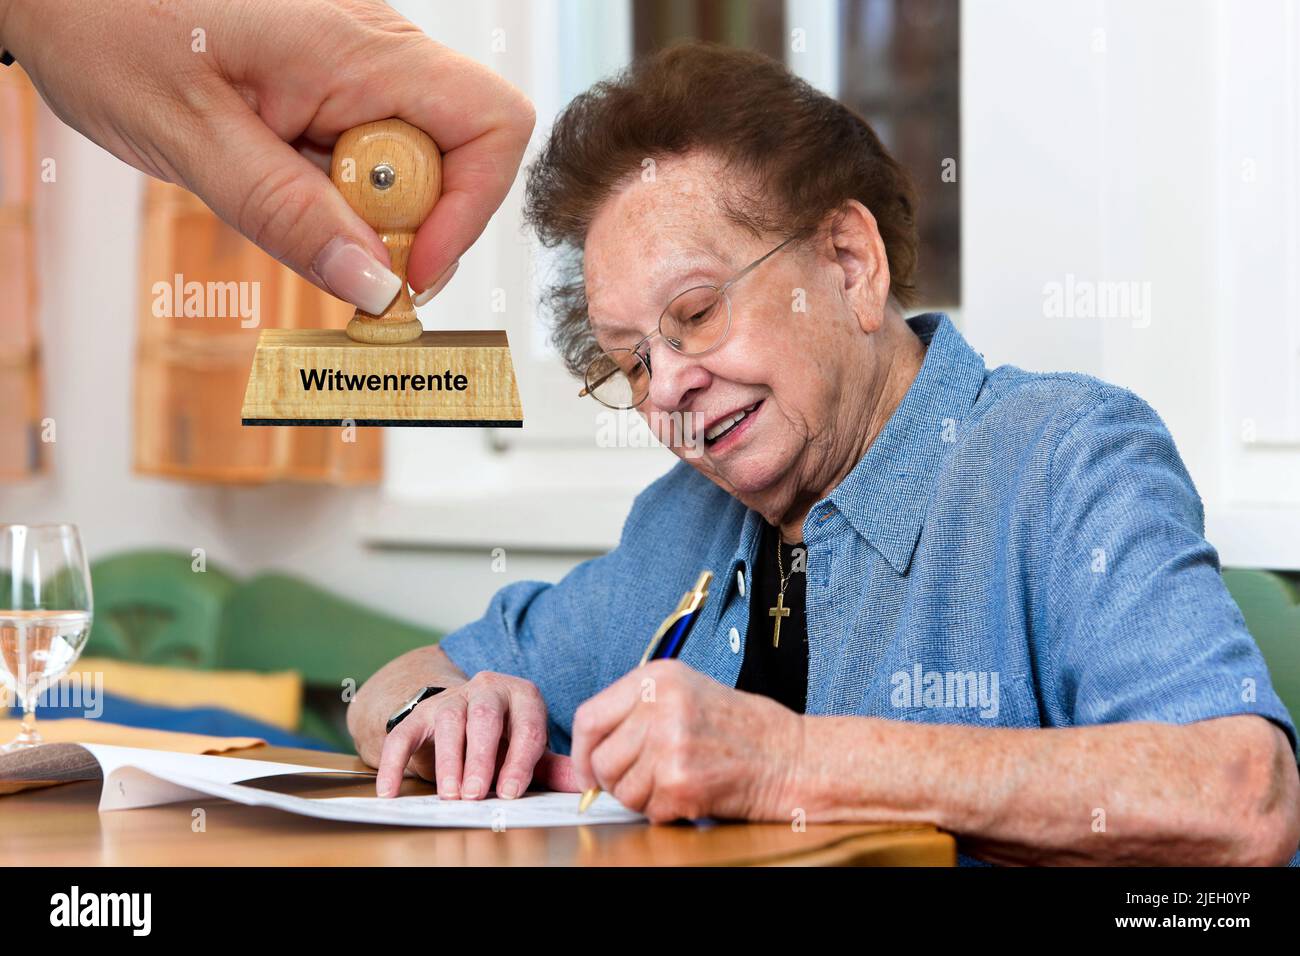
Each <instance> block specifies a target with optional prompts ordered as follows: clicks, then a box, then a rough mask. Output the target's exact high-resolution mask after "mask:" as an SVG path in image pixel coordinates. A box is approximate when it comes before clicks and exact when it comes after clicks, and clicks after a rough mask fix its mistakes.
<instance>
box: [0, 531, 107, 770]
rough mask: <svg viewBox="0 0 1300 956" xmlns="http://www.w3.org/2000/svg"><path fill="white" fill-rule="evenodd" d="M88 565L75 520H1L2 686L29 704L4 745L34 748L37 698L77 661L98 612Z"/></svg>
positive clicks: (0, 660)
mask: <svg viewBox="0 0 1300 956" xmlns="http://www.w3.org/2000/svg"><path fill="white" fill-rule="evenodd" d="M92 612H93V608H92V604H91V593H90V570H89V568H87V566H86V555H85V551H84V550H83V549H82V547H81V535H80V534H78V532H77V529H76V527H75V526H74V525H70V524H33V525H25V524H0V686H3V688H4V690H5V691H6V693H5V695H4V696H5V697H8V695H9V694H10V693H12V694H13V695H14V696H16V697H17V698H18V700H19V702H20V703H21V704H22V708H23V721H22V729H21V730H20V731H19V733H18V736H17V737H15V738H14V739H13V740H12V741H11V742H10V743H8V744H7V745H5V746H4V747H0V751H11V750H21V749H23V748H26V747H35V746H36V745H37V744H39V743H40V742H41V735H40V734H39V733H37V732H36V698H37V697H39V696H40V694H41V691H43V690H44V689H45V688H46V687H48V686H49V685H50V684H51V683H53V682H54V681H56V680H58V679H59V678H60V677H62V676H63V674H64V673H65V672H66V671H67V670H68V668H69V667H71V666H72V664H73V662H74V661H75V660H76V659H77V656H78V655H79V654H80V653H81V649H82V647H84V646H85V643H86V637H87V635H89V633H90V622H91V617H92Z"/></svg>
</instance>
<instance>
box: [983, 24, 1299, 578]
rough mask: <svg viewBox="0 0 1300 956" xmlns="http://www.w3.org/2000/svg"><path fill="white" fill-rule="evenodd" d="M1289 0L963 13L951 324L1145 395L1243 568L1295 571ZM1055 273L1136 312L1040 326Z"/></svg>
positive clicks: (998, 358) (1212, 527)
mask: <svg viewBox="0 0 1300 956" xmlns="http://www.w3.org/2000/svg"><path fill="white" fill-rule="evenodd" d="M1297 6H1298V5H1297V4H1296V3H1295V2H1294V0H1261V2H1258V3H1250V4H1240V3H1237V4H1234V3H1220V2H1215V0H1190V2H1189V0H1137V2H1129V3H1120V2H1105V0H1074V2H1041V0H978V2H970V3H966V4H964V5H963V7H962V161H961V175H962V176H963V181H962V200H963V209H962V250H963V257H964V258H963V269H962V275H963V290H962V296H963V299H962V305H963V317H964V331H965V333H966V335H967V337H968V338H969V339H970V341H971V342H972V343H973V345H974V346H975V348H976V349H977V350H979V351H981V352H983V353H984V355H985V358H986V361H987V362H988V363H989V365H990V366H996V365H999V364H1001V363H1004V362H1009V363H1011V364H1015V365H1019V366H1021V367H1024V368H1029V369H1034V370H1052V369H1068V370H1075V371H1082V372H1088V373H1090V374H1093V375H1097V376H1098V377H1100V378H1103V379H1106V380H1108V381H1112V382H1115V383H1117V384H1120V385H1124V386H1126V387H1129V388H1132V389H1133V390H1134V391H1136V392H1137V393H1138V394H1140V395H1141V396H1142V397H1144V398H1145V399H1146V400H1147V401H1149V402H1150V403H1151V404H1152V405H1153V406H1154V407H1155V408H1156V410H1157V411H1158V412H1159V413H1160V414H1161V416H1162V417H1163V418H1164V419H1165V421H1166V423H1167V424H1168V426H1169V428H1170V431H1171V432H1172V434H1173V436H1174V438H1175V440H1176V442H1177V444H1178V447H1179V449H1180V451H1181V452H1182V455H1183V458H1184V460H1185V461H1186V462H1187V465H1188V469H1189V470H1190V472H1191V473H1192V476H1193V479H1194V480H1195V481H1196V484H1197V487H1198V488H1199V490H1200V492H1201V495H1202V497H1203V498H1204V500H1205V504H1206V515H1207V536H1208V537H1209V538H1210V540H1211V542H1212V543H1214V544H1215V545H1216V546H1217V547H1218V548H1219V551H1220V556H1221V558H1222V560H1223V562H1224V563H1225V564H1235V565H1240V566H1261V567H1288V568H1300V429H1295V426H1294V418H1295V413H1294V409H1295V407H1296V401H1297V398H1298V397H1300V352H1297V345H1298V344H1300V297H1298V296H1297V293H1296V282H1297V275H1298V274H1300V273H1298V271H1297V270H1298V269H1300V266H1298V265H1297V261H1296V259H1297V256H1296V255H1295V251H1294V247H1295V237H1296V234H1297V231H1298V229H1300V205H1298V204H1297V202H1296V195H1297V190H1298V189H1300V163H1298V162H1297V158H1298V157H1297V152H1296V146H1297V142H1298V140H1297V133H1296V131H1297V120H1298V119H1300V113H1298V112H1297V98H1296V91H1295V85H1296V84H1295V72H1296V66H1295V61H1296V57H1297V55H1298V54H1300V32H1298V30H1297V26H1296V22H1297V18H1296V7H1297ZM1288 83H1289V84H1290V85H1289V86H1288ZM1247 163H1248V164H1249V165H1248V166H1245V167H1244V164H1247ZM1243 168H1249V169H1251V170H1253V171H1254V173H1253V174H1252V175H1253V178H1251V179H1250V180H1249V182H1245V179H1244V177H1243V173H1242V170H1243ZM1243 209H1244V210H1246V212H1243V211H1242V210H1243ZM1262 230H1263V231H1262ZM1288 250H1290V251H1288ZM1070 277H1073V278H1074V281H1075V282H1076V283H1077V282H1079V281H1086V282H1094V283H1095V282H1126V283H1127V282H1135V283H1138V284H1139V287H1140V288H1141V289H1143V290H1146V291H1148V292H1149V294H1150V308H1149V311H1147V312H1146V313H1145V314H1142V313H1141V312H1140V311H1139V310H1136V309H1131V310H1128V311H1124V310H1119V311H1116V312H1114V313H1113V314H1110V315H1103V316H1100V317H1097V318H1067V317H1058V316H1054V315H1052V314H1050V313H1049V312H1048V310H1047V309H1046V297H1045V289H1046V287H1047V285H1048V284H1049V283H1053V282H1055V283H1060V284H1061V285H1062V286H1064V285H1065V284H1066V283H1067V282H1068V281H1069V280H1070ZM1288 409H1290V410H1291V411H1290V413H1289V414H1290V419H1288V418H1287V414H1288V412H1287V410H1288ZM1288 420H1289V421H1290V422H1291V425H1290V426H1288V425H1287V424H1286V422H1287V421H1288ZM1252 423H1257V424H1258V430H1259V431H1260V433H1261V436H1262V435H1263V434H1264V433H1265V431H1266V426H1268V427H1272V431H1270V432H1268V433H1267V434H1268V436H1269V437H1270V439H1271V440H1272V441H1271V443H1267V442H1265V441H1263V440H1256V439H1250V440H1243V437H1242V436H1243V433H1245V432H1248V431H1250V430H1251V428H1252V427H1253V424H1252ZM1243 426H1250V427H1243ZM1286 427H1291V428H1293V429H1295V430H1294V434H1290V433H1284V429H1285V428H1286Z"/></svg>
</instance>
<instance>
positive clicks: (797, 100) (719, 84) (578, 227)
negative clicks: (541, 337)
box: [524, 42, 917, 376]
mask: <svg viewBox="0 0 1300 956" xmlns="http://www.w3.org/2000/svg"><path fill="white" fill-rule="evenodd" d="M695 150H704V151H707V152H709V153H710V154H712V155H714V156H716V157H717V158H719V159H721V160H722V161H723V163H724V165H725V166H726V168H728V169H730V170H734V171H735V172H736V173H737V174H738V175H737V176H736V177H734V179H733V180H732V182H733V183H735V184H741V183H743V184H747V185H748V187H749V194H748V195H746V194H745V191H744V189H743V188H742V187H741V186H739V185H734V186H733V187H732V188H731V190H730V193H731V195H729V196H725V197H723V204H724V208H725V209H726V211H727V214H728V216H729V218H731V219H732V220H733V221H734V222H736V223H737V224H738V225H740V226H742V227H744V228H746V229H748V230H751V231H753V232H754V233H755V235H762V234H764V233H781V234H784V235H796V236H804V237H806V236H811V235H812V234H813V233H814V232H815V231H816V229H817V227H818V225H819V224H820V223H821V222H822V221H823V219H824V218H825V217H826V215H827V214H829V213H831V212H832V211H834V210H836V209H839V208H840V207H841V206H842V205H843V204H844V203H845V202H847V201H848V200H850V199H856V200H858V201H859V202H861V203H862V204H863V205H864V206H866V207H867V209H869V210H871V212H872V214H873V215H874V216H875V218H876V225H877V228H878V229H879V230H880V236H881V238H882V239H883V240H884V244H885V251H886V254H887V256H888V259H889V277H890V293H891V295H892V296H893V298H894V299H896V300H897V301H898V302H899V303H900V304H902V305H905V306H906V305H910V304H911V303H912V301H913V300H914V298H915V294H916V288H915V285H914V281H913V272H914V270H915V268H916V254H917V233H916V223H915V206H916V196H915V191H914V188H913V186H912V182H911V180H910V178H909V177H908V175H907V172H906V171H905V170H904V169H903V167H902V166H900V165H899V164H898V163H897V162H896V161H895V160H894V158H893V157H891V156H890V155H889V154H888V153H887V152H886V151H885V148H884V147H883V146H882V145H881V143H880V140H879V138H877V136H876V134H875V132H874V131H873V130H872V129H871V127H870V126H868V125H867V122H866V120H864V119H863V118H862V117H861V116H859V115H858V114H857V113H855V112H854V111H853V110H851V109H849V108H848V107H847V106H845V105H844V104H843V103H840V102H839V101H838V100H835V99H833V98H832V97H829V96H827V95H826V94H824V93H821V92H819V91H818V90H816V89H814V88H813V87H811V86H809V85H808V84H807V83H806V82H804V81H803V80H801V79H799V78H798V77H796V76H795V75H793V74H792V73H791V72H790V71H789V70H788V69H786V67H785V66H784V65H782V64H781V63H779V62H777V61H776V60H773V59H771V58H770V57H767V56H764V55H762V54H760V53H753V52H750V51H747V50H738V49H734V48H731V47H725V46H720V45H717V44H711V43H698V42H690V43H685V44H682V45H678V46H672V47H668V48H666V49H663V50H659V51H657V52H655V53H652V54H649V55H646V56H644V57H641V58H638V59H637V60H636V61H635V62H634V63H632V65H631V66H629V67H628V68H627V69H626V70H624V71H623V72H622V73H620V74H618V75H617V76H615V77H614V78H612V79H608V80H603V81H601V82H599V83H597V84H596V85H595V86H593V87H592V88H591V89H589V90H587V91H586V92H585V93H582V94H580V95H579V96H577V97H575V98H574V100H573V101H572V102H571V103H569V105H568V106H566V107H565V108H564V111H563V112H562V113H560V115H559V117H558V118H557V119H556V121H555V125H554V127H553V129H552V130H551V134H550V138H549V139H548V140H547V143H546V146H545V147H544V148H543V150H542V152H541V154H540V155H539V156H538V158H537V159H536V161H535V162H534V163H533V164H532V165H531V166H530V167H529V170H528V184H527V189H526V193H525V200H524V217H525V222H527V223H528V225H530V226H532V227H533V228H534V229H535V230H536V231H537V235H538V238H539V239H540V240H541V242H542V244H543V245H545V246H547V247H550V248H555V247H561V248H562V250H563V252H564V253H565V255H564V256H563V257H562V259H561V266H560V268H561V274H560V276H559V277H558V281H557V282H555V283H554V284H553V285H551V286H550V287H549V288H548V290H547V292H546V296H545V301H544V306H545V307H546V308H547V310H548V311H549V312H550V315H551V320H552V341H553V342H554V344H555V347H556V348H557V349H558V351H559V353H560V355H561V357H562V358H563V360H564V363H565V365H566V366H567V367H568V369H569V370H570V371H571V372H572V373H573V374H574V375H577V376H581V375H582V374H583V371H584V370H585V369H586V367H587V364H588V363H589V362H590V361H591V359H592V357H593V356H594V355H595V353H596V352H597V351H598V349H597V346H596V344H595V340H594V338H593V336H592V334H591V329H590V326H589V324H588V320H587V296H586V289H585V287H584V285H583V278H582V249H583V244H584V243H585V241H586V235H587V228H588V226H589V225H590V224H591V220H592V218H593V216H594V215H595V213H596V210H597V209H598V208H599V207H600V205H601V204H602V203H603V202H604V201H605V200H606V199H608V198H609V196H610V195H611V194H612V193H613V192H615V191H616V190H617V189H618V188H619V187H620V186H621V185H622V184H623V183H624V182H625V181H626V180H627V179H628V177H630V176H633V175H639V174H640V173H641V171H642V163H643V161H644V160H646V159H648V158H649V159H662V158H664V157H668V156H681V155H685V154H687V153H690V152H692V151H695Z"/></svg>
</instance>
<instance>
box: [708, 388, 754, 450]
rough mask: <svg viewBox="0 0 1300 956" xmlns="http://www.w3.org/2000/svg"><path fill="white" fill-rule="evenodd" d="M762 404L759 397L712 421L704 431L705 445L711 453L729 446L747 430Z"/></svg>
mask: <svg viewBox="0 0 1300 956" xmlns="http://www.w3.org/2000/svg"><path fill="white" fill-rule="evenodd" d="M762 405H763V400H762V399H759V400H758V401H757V402H755V403H754V404H753V405H750V406H749V407H747V408H742V409H740V410H738V411H735V412H732V413H731V414H730V415H728V416H726V417H725V418H722V419H719V420H718V421H716V422H714V423H713V424H712V425H711V426H709V428H708V429H707V430H705V432H704V445H705V447H706V448H708V449H709V451H710V452H711V453H716V452H719V451H723V450H725V449H727V448H730V447H731V446H732V445H734V444H735V443H736V442H738V441H739V440H740V436H741V435H742V434H744V433H745V432H746V431H748V430H749V426H750V423H751V422H753V420H754V418H755V416H756V415H757V414H758V410H759V408H761V407H762Z"/></svg>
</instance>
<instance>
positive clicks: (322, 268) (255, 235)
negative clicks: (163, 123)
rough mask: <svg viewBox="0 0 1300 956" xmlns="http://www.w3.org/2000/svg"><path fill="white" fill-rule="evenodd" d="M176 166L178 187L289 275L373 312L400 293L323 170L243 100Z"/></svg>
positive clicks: (375, 243)
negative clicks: (188, 192)
mask: <svg viewBox="0 0 1300 956" xmlns="http://www.w3.org/2000/svg"><path fill="white" fill-rule="evenodd" d="M239 105H240V107H241V108H239V109H235V110H233V111H232V112H230V113H226V114H222V115H219V116H213V117H212V118H211V125H212V128H210V129H209V130H208V132H209V134H210V135H209V136H207V137H194V138H193V139H194V140H195V141H201V146H200V147H199V148H195V149H192V150H189V151H187V153H186V155H183V156H180V157H178V158H177V161H176V162H175V163H174V164H173V165H174V166H175V167H176V170H177V172H178V173H179V174H180V177H181V179H182V181H183V182H182V185H184V186H185V187H186V188H188V189H189V190H190V191H191V192H193V193H194V194H195V195H197V196H198V197H199V198H200V199H202V200H203V201H204V202H205V203H207V204H208V206H209V207H210V208H211V209H212V211H213V212H215V213H216V214H217V215H218V216H220V217H221V218H222V219H223V220H225V221H226V222H227V223H229V224H230V225H231V226H233V227H234V228H235V229H238V230H239V231H240V232H241V233H243V234H244V235H245V236H247V237H248V238H249V239H250V240H252V241H253V242H254V243H256V244H257V245H258V246H260V247H261V248H262V249H264V250H265V251H266V252H268V253H270V254H271V255H272V256H274V257H275V258H276V259H278V260H280V261H281V262H283V263H284V264H285V265H287V266H289V268H291V269H293V271H294V272H296V273H298V274H299V275H300V276H302V277H303V278H305V279H307V280H308V281H310V282H312V283H314V284H315V285H317V286H319V287H320V288H322V289H324V290H325V291H326V292H330V293H332V294H334V295H336V296H338V297H339V298H340V299H344V300H346V301H348V302H351V303H352V304H353V305H355V306H357V307H359V308H361V309H363V310H365V311H366V312H369V313H371V314H372V315H378V314H380V313H382V312H383V311H384V309H385V308H387V307H388V304H389V303H390V302H392V301H393V298H394V297H395V296H396V295H397V293H398V292H399V291H401V288H402V281H403V280H402V279H401V278H400V277H399V276H397V275H396V274H395V273H393V271H392V270H391V269H389V268H388V265H389V261H390V260H389V257H388V250H386V249H385V248H384V244H383V243H382V242H380V240H379V236H377V235H376V234H375V231H374V230H373V229H371V228H370V227H369V226H368V225H366V223H365V221H364V220H363V219H362V218H361V217H360V216H358V215H357V214H356V213H355V212H354V211H353V210H352V207H351V206H349V205H348V204H347V200H345V199H344V198H343V195H342V194H341V193H340V192H339V191H338V190H337V189H336V188H334V184H333V183H332V182H330V179H329V177H328V176H327V175H325V174H324V173H323V172H322V171H321V169H320V168H319V167H318V166H316V165H315V164H313V163H312V162H311V161H309V160H308V159H306V158H304V157H303V156H302V155H301V154H299V153H298V151H297V150H295V149H294V148H293V147H292V146H290V145H289V144H288V143H286V142H284V140H282V139H280V137H279V136H277V135H276V134H275V133H274V132H272V131H271V130H270V129H269V128H268V127H267V126H266V124H265V123H263V122H262V120H261V119H260V118H259V117H258V116H257V115H256V114H255V113H253V112H252V111H251V110H249V109H248V108H247V107H246V106H245V105H244V104H243V102H242V101H240V104H239Z"/></svg>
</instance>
